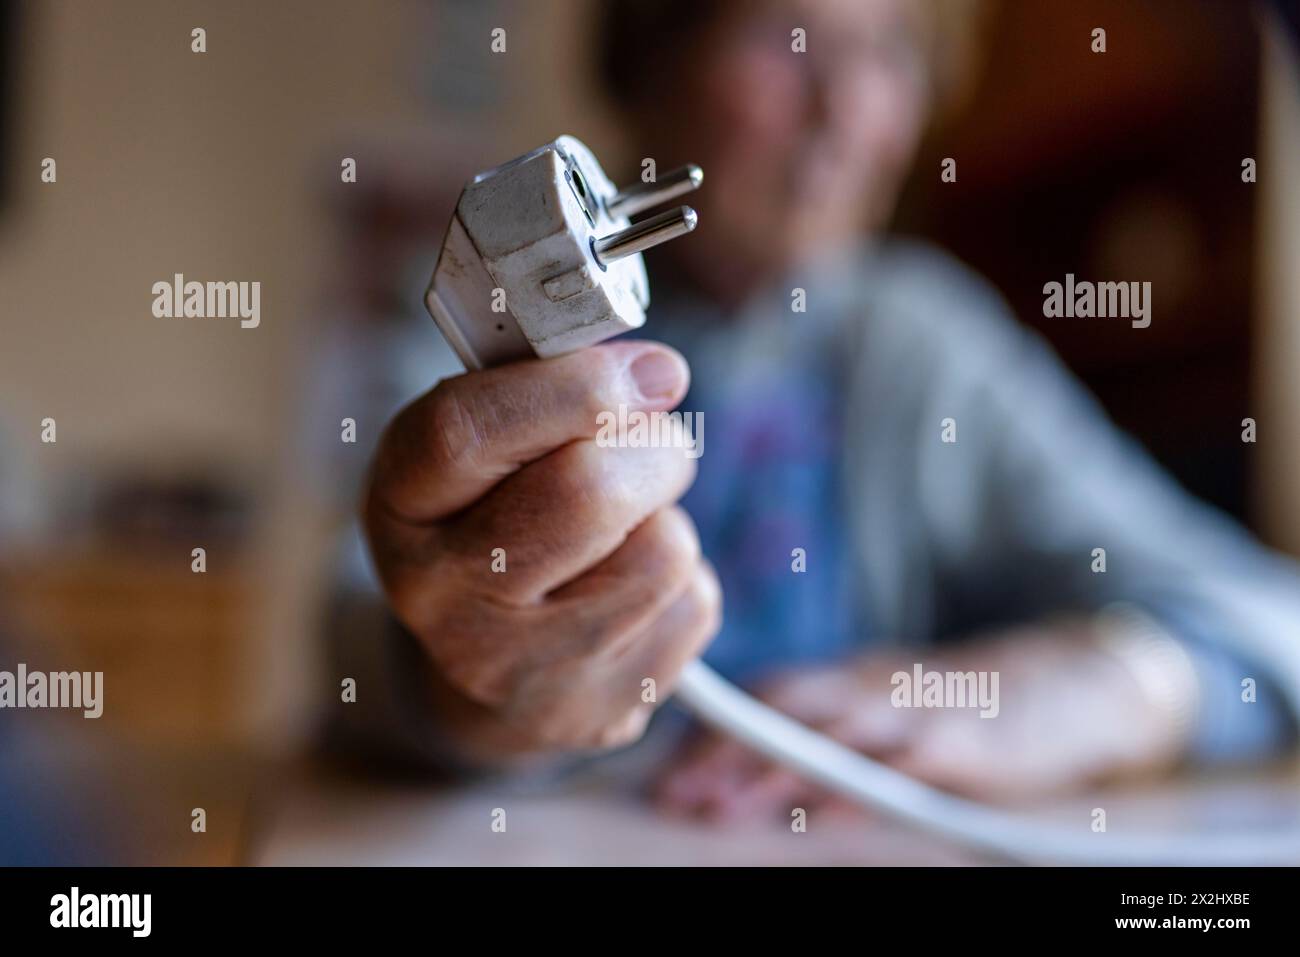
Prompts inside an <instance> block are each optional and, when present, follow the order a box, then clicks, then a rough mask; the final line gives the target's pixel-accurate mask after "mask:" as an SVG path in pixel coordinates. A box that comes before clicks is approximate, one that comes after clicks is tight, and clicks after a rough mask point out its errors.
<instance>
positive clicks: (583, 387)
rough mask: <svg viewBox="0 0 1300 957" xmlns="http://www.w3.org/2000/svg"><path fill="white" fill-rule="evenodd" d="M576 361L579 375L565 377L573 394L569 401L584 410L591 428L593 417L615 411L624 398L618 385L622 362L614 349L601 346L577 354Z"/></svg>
mask: <svg viewBox="0 0 1300 957" xmlns="http://www.w3.org/2000/svg"><path fill="white" fill-rule="evenodd" d="M576 361H577V362H579V363H580V364H581V366H582V368H581V369H580V371H579V374H578V375H576V376H570V377H568V378H567V381H568V382H569V383H571V384H572V388H573V389H574V393H575V394H574V395H572V396H571V397H570V398H571V400H572V401H573V402H574V403H575V404H577V405H579V407H581V408H582V409H583V410H584V412H585V413H586V414H587V415H588V416H589V417H590V419H591V422H592V425H593V426H594V425H595V420H596V416H598V415H599V414H600V413H601V412H606V411H612V410H613V409H615V408H616V407H617V406H618V403H619V401H620V400H621V399H622V397H623V389H622V388H621V385H620V383H621V381H622V378H623V375H624V372H623V366H624V362H623V360H622V359H621V358H620V357H619V356H618V355H617V354H616V352H615V351H614V350H611V349H602V348H600V347H597V348H594V349H588V350H586V351H585V352H582V353H579V358H577V360H576Z"/></svg>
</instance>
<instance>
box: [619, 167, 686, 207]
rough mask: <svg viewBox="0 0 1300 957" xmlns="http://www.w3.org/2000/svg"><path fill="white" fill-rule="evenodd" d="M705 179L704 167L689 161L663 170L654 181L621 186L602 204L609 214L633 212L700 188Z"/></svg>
mask: <svg viewBox="0 0 1300 957" xmlns="http://www.w3.org/2000/svg"><path fill="white" fill-rule="evenodd" d="M703 182H704V170H702V169H700V168H699V167H698V166H696V165H694V164H691V165H690V166H683V167H682V168H681V169H675V170H673V171H672V172H671V173H665V174H664V175H663V176H662V177H661V178H659V179H657V180H656V181H655V182H653V183H637V184H636V185H635V186H628V187H626V188H624V189H620V190H619V191H618V192H617V193H616V194H615V195H614V198H613V199H611V200H610V201H609V202H607V203H606V204H605V209H606V210H607V211H608V212H609V214H610V215H611V216H635V215H636V214H637V213H640V212H644V211H645V210H647V209H650V208H652V207H654V206H659V205H661V204H663V203H666V202H668V201H669V200H670V199H676V198H677V197H678V196H684V195H686V194H687V193H689V192H691V191H692V190H696V189H699V188H700V184H701V183H703Z"/></svg>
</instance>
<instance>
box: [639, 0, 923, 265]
mask: <svg viewBox="0 0 1300 957" xmlns="http://www.w3.org/2000/svg"><path fill="white" fill-rule="evenodd" d="M909 6H910V7H911V8H912V9H913V11H914V10H915V7H916V4H915V3H912V4H909V3H908V2H907V0H796V2H784V3H734V4H730V5H729V7H728V9H727V10H726V11H725V12H723V13H722V14H721V15H720V16H719V17H718V18H717V19H716V21H715V22H713V23H711V24H709V26H708V27H707V28H706V29H705V30H704V31H703V32H702V33H701V34H699V35H698V38H697V39H696V40H695V42H693V43H692V45H691V47H690V49H689V50H686V51H683V55H682V56H681V57H680V58H679V60H680V62H681V64H682V65H681V67H680V68H679V70H678V73H677V75H676V77H675V78H674V81H673V82H672V83H670V84H669V86H670V89H669V90H668V91H665V92H666V93H667V94H668V95H661V96H658V97H656V96H654V94H653V92H652V94H651V97H650V104H649V106H650V112H651V113H652V115H651V116H650V118H649V123H648V124H643V125H642V129H643V130H644V132H645V133H646V134H647V136H648V137H650V139H648V140H647V146H648V148H649V149H650V152H649V153H648V154H647V155H655V154H656V152H659V153H662V152H663V150H664V147H665V146H666V145H671V147H672V150H673V155H674V156H676V157H679V158H680V159H683V160H690V161H693V162H697V163H699V164H700V165H701V166H702V167H703V168H704V172H705V185H704V187H703V189H702V190H701V191H700V192H699V193H697V194H695V196H694V197H692V202H693V203H694V205H696V206H697V207H698V208H699V210H700V216H701V229H700V231H699V233H698V234H697V236H698V238H696V239H693V240H692V242H691V243H690V244H683V247H682V252H683V253H686V252H688V249H687V246H689V247H690V248H689V253H690V256H691V258H692V260H693V265H694V266H695V267H697V268H695V269H693V271H694V272H696V273H697V274H698V273H699V272H700V270H699V268H698V266H699V264H700V261H701V260H705V261H706V262H707V268H708V270H709V271H710V272H711V273H714V274H719V275H721V276H723V277H724V278H725V277H730V278H731V279H732V280H733V285H740V286H752V285H754V284H755V283H757V282H761V281H763V280H764V279H767V278H770V277H772V276H773V275H775V274H776V273H778V272H779V271H781V270H783V269H785V268H787V267H788V266H790V265H792V264H794V263H797V262H799V261H801V260H805V259H808V258H811V257H813V256H816V255H817V254H818V253H819V252H822V251H824V250H827V249H834V248H840V247H843V246H844V245H845V244H846V243H848V242H850V241H852V240H853V239H854V238H855V237H856V236H857V235H858V234H859V233H860V232H861V231H862V229H863V228H864V225H865V226H866V227H868V228H870V227H874V226H877V225H879V224H881V223H882V222H883V220H884V218H885V217H886V216H887V215H888V214H889V212H890V211H891V210H892V207H893V203H894V199H895V196H896V193H897V190H898V187H899V184H900V182H901V180H902V177H903V175H904V173H905V172H906V169H907V166H908V164H909V163H910V160H911V157H912V154H913V151H914V149H915V147H916V143H917V140H918V138H919V136H920V132H921V128H922V123H923V120H924V116H925V112H926V102H927V90H926V79H925V68H924V63H923V59H922V55H921V52H920V47H919V42H918V36H917V24H916V23H915V22H914V20H913V16H912V15H911V14H910V13H909ZM795 28H802V29H803V30H804V31H806V51H807V52H803V53H800V52H795V51H794V50H793V49H792V44H794V43H795V42H796V41H795V38H794V37H792V36H791V31H792V30H794V29H795ZM655 139H657V140H658V143H657V145H656V144H655V142H654V140H655Z"/></svg>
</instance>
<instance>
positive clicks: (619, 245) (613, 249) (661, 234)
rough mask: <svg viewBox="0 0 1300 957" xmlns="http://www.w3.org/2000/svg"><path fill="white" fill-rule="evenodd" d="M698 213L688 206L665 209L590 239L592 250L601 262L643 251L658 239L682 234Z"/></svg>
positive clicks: (655, 244)
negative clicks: (597, 237)
mask: <svg viewBox="0 0 1300 957" xmlns="http://www.w3.org/2000/svg"><path fill="white" fill-rule="evenodd" d="M697 219H698V217H697V216H696V215H695V210H693V209H691V208H690V207H689V206H678V207H677V208H676V209H669V210H665V211H664V212H662V213H659V214H658V215H656V216H651V217H650V218H649V219H643V220H641V222H639V223H633V224H632V225H631V226H629V227H628V228H627V229H620V230H619V231H618V232H616V233H610V234H609V235H608V236H601V237H600V238H599V239H593V240H592V241H591V251H592V252H593V253H595V254H596V261H597V262H598V263H600V264H601V265H602V266H604V265H606V264H607V263H611V262H613V261H614V260H615V259H622V258H623V257H624V256H631V255H633V254H634V253H639V252H642V251H644V250H646V249H649V248H651V247H652V246H658V245H659V244H660V243H666V242H668V240H670V239H676V238H677V237H678V236H685V235H686V234H687V233H689V232H690V231H691V230H692V229H694V228H695V223H696V221H697Z"/></svg>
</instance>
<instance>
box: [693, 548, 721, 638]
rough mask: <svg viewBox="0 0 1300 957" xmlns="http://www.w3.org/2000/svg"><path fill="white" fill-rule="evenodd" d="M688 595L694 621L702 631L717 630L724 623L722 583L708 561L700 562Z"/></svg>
mask: <svg viewBox="0 0 1300 957" xmlns="http://www.w3.org/2000/svg"><path fill="white" fill-rule="evenodd" d="M687 595H688V601H689V603H690V608H691V620H692V623H693V624H695V625H696V626H697V627H698V628H699V629H700V630H701V631H708V632H713V631H717V629H718V628H719V627H720V626H721V624H722V585H721V584H720V583H719V582H718V576H717V573H716V572H715V571H714V570H713V566H712V565H710V564H709V563H708V562H704V561H702V562H700V563H699V566H698V570H697V573H696V575H695V577H694V578H693V579H691V585H690V588H689V590H688V591H687Z"/></svg>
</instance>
